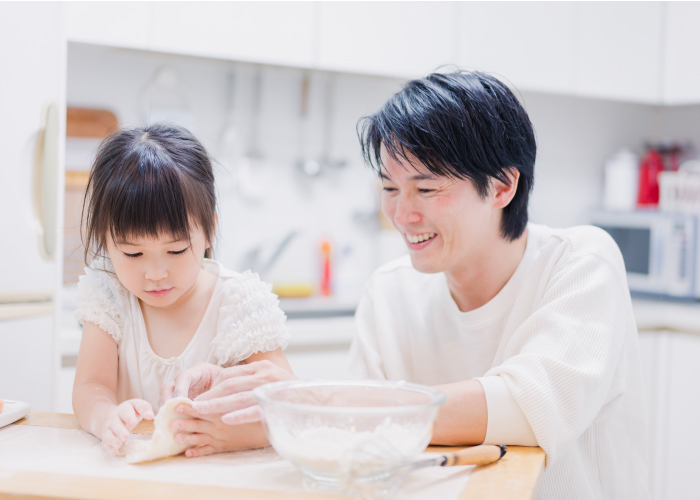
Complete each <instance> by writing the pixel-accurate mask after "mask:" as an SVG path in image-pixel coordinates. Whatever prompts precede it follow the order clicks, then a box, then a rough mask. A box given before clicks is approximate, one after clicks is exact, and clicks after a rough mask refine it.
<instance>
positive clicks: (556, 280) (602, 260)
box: [350, 224, 649, 500]
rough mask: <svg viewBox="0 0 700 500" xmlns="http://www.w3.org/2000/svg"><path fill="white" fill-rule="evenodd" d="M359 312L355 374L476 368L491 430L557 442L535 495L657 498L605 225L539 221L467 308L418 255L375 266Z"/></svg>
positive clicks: (626, 303) (619, 276) (419, 376)
mask: <svg viewBox="0 0 700 500" xmlns="http://www.w3.org/2000/svg"><path fill="white" fill-rule="evenodd" d="M356 322H357V335H356V337H355V339H354V341H353V344H352V348H351V355H350V371H351V375H352V376H354V377H355V378H379V379H390V380H407V381H410V382H416V383H421V384H426V385H440V384H447V383H451V382H459V381H463V380H469V379H474V378H476V379H478V380H479V381H480V382H481V384H482V385H483V387H484V391H485V394H486V403H487V408H488V427H487V433H486V440H485V442H486V443H488V444H522V445H535V444H538V445H539V446H541V447H542V448H543V449H544V451H545V452H546V456H547V460H546V468H545V472H544V474H543V477H542V480H541V482H540V486H539V489H538V496H537V498H540V499H552V500H554V499H557V500H559V499H562V500H563V499H566V500H574V499H616V500H620V499H629V500H639V499H647V498H649V493H648V488H647V481H648V480H647V477H648V476H647V462H648V460H647V453H646V450H647V446H646V436H647V433H646V421H645V409H644V401H643V393H642V376H641V369H640V355H639V342H638V338H637V328H636V325H635V321H634V317H633V314H632V304H631V300H630V296H629V291H628V288H627V280H626V276H625V267H624V263H623V261H622V256H621V255H620V251H619V250H618V248H617V246H616V245H615V243H614V241H613V240H612V239H611V238H610V237H609V236H608V234H607V233H605V232H604V231H602V230H601V229H598V228H594V227H588V226H583V227H574V228H570V229H563V230H556V229H550V228H547V227H545V226H538V225H534V224H529V225H528V233H527V247H526V250H525V254H524V256H523V259H522V261H521V263H520V265H519V266H518V268H517V270H516V271H515V273H514V274H513V276H512V277H511V279H510V280H509V281H508V283H507V284H506V285H505V286H504V287H503V289H502V290H501V291H500V292H499V293H498V294H497V295H496V296H495V297H494V298H493V299H492V300H491V301H489V302H488V303H487V304H486V305H484V306H482V307H480V308H478V309H476V310H473V311H469V312H461V311H460V310H459V309H458V307H457V305H456V304H455V302H454V299H453V298H452V296H451V294H450V291H449V289H448V286H447V281H446V278H445V275H444V274H443V273H438V274H424V273H420V272H418V271H416V270H415V269H413V267H412V266H411V261H410V259H409V258H408V256H406V257H404V258H401V259H399V260H396V261H393V262H391V263H389V264H387V265H385V266H383V267H382V268H380V269H379V270H377V271H376V272H375V273H374V275H373V276H372V278H371V279H370V281H369V283H368V285H367V288H366V291H365V294H364V296H363V298H362V300H361V302H360V305H359V307H358V309H357V314H356ZM465 425H469V423H468V422H465Z"/></svg>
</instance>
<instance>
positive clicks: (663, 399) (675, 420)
mask: <svg viewBox="0 0 700 500" xmlns="http://www.w3.org/2000/svg"><path fill="white" fill-rule="evenodd" d="M639 338H640V347H641V352H642V367H643V377H644V382H645V389H646V396H647V401H648V403H649V407H648V413H647V415H648V423H649V457H650V461H649V483H650V484H649V486H650V492H651V497H652V498H653V499H654V500H672V499H676V498H688V497H689V496H691V495H690V492H694V491H695V489H696V486H697V484H696V483H697V481H696V479H695V471H697V470H698V468H700V458H698V456H697V453H695V450H696V449H697V446H700V430H698V425H697V423H698V422H699V421H700V393H698V390H697V384H698V381H699V380H700V364H698V362H697V360H698V359H700V335H697V334H695V333H692V334H689V333H683V332H677V331H669V330H656V331H640V334H639Z"/></svg>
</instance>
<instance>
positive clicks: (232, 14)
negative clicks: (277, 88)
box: [151, 2, 314, 67]
mask: <svg viewBox="0 0 700 500" xmlns="http://www.w3.org/2000/svg"><path fill="white" fill-rule="evenodd" d="M152 9H153V35H152V36H153V40H152V45H151V47H152V49H153V50H159V51H163V52H175V53H179V54H189V55H198V56H204V57H217V58H223V59H235V60H240V61H251V62H258V63H263V64H279V65H285V66H300V67H309V66H310V65H311V62H312V56H313V43H314V5H313V4H312V3H311V2H155V3H154V4H153V7H152Z"/></svg>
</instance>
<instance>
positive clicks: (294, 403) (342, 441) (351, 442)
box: [253, 380, 447, 483]
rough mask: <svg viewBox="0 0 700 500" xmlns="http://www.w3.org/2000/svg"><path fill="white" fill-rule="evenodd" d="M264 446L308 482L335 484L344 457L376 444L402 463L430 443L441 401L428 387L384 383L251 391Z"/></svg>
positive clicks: (304, 384) (291, 384) (297, 384)
mask: <svg viewBox="0 0 700 500" xmlns="http://www.w3.org/2000/svg"><path fill="white" fill-rule="evenodd" d="M253 397H254V398H255V399H256V400H257V401H258V402H259V403H260V406H261V407H262V410H263V419H262V421H263V426H264V429H265V433H266V434H267V437H268V439H269V440H270V443H271V444H272V446H273V447H274V448H275V450H276V451H277V452H278V453H279V454H280V455H281V456H282V457H284V458H285V459H287V460H289V461H290V462H292V463H293V464H294V465H296V466H297V467H299V469H301V471H302V472H303V473H304V474H305V475H307V476H308V477H310V478H312V479H314V480H316V481H321V482H330V483H337V482H338V480H339V477H340V474H341V466H342V462H343V460H345V459H346V458H347V457H348V456H349V455H350V454H352V453H353V452H354V451H356V450H357V449H358V448H361V447H362V446H363V444H366V443H368V442H378V441H381V442H382V443H383V444H384V445H386V446H388V447H391V448H392V449H393V451H394V452H395V453H397V454H399V455H400V456H401V457H403V458H406V459H411V458H415V457H416V456H417V455H418V454H420V453H421V452H423V451H424V450H425V448H426V446H427V445H428V443H430V439H431V437H432V434H433V423H434V421H435V417H436V416H437V412H438V409H439V407H440V405H441V404H443V403H444V402H445V400H446V399H447V397H446V396H445V394H444V393H442V392H441V391H439V390H437V389H433V388H431V387H426V386H422V385H417V384H410V383H406V382H388V381H346V380H327V381H300V380H295V381H288V382H276V383H272V384H267V385H263V386H260V387H257V388H256V389H254V390H253Z"/></svg>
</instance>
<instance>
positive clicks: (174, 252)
mask: <svg viewBox="0 0 700 500" xmlns="http://www.w3.org/2000/svg"><path fill="white" fill-rule="evenodd" d="M188 248H190V247H185V248H183V249H182V250H178V251H172V252H169V253H171V254H173V255H180V254H183V253H185V250H187V249H188Z"/></svg>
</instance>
